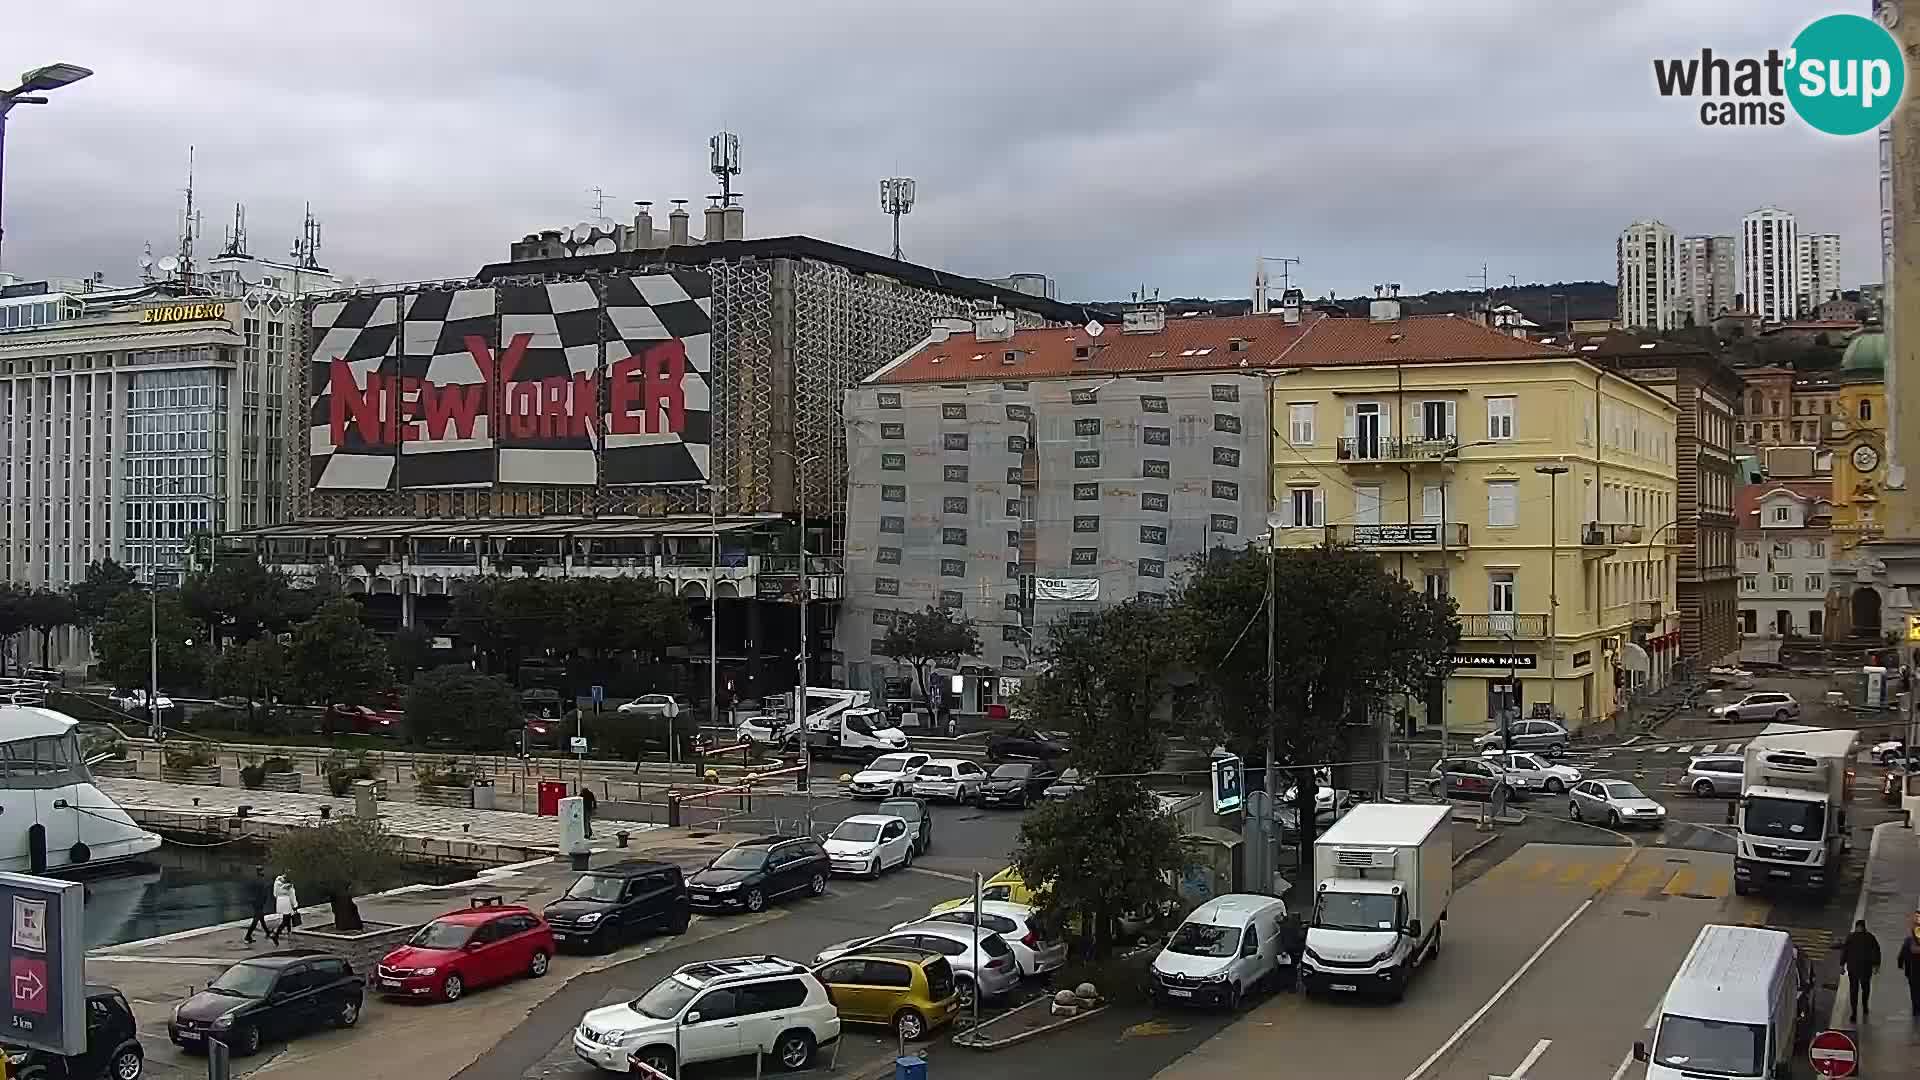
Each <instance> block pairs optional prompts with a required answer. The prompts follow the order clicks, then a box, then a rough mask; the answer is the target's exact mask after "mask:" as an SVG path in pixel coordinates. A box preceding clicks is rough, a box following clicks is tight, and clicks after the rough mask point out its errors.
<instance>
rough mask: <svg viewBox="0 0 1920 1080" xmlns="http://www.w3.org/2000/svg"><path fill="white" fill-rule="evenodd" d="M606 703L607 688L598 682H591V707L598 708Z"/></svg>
mask: <svg viewBox="0 0 1920 1080" xmlns="http://www.w3.org/2000/svg"><path fill="white" fill-rule="evenodd" d="M606 703H607V688H606V687H604V686H601V685H600V684H599V683H595V684H593V707H594V708H596V709H597V708H599V707H600V706H602V705H605V704H606Z"/></svg>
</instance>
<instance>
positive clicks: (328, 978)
mask: <svg viewBox="0 0 1920 1080" xmlns="http://www.w3.org/2000/svg"><path fill="white" fill-rule="evenodd" d="M365 997H366V981H365V980H364V979H362V978H361V977H360V976H358V975H355V974H354V973H353V967H352V966H351V965H350V964H348V963H347V962H346V961H345V960H343V959H341V958H340V957H338V956H332V955H329V954H327V953H324V952H321V951H319V950H317V949H287V950H284V951H282V952H271V953H262V954H261V955H259V956H254V957H249V958H247V959H245V960H242V961H240V962H239V963H237V964H235V965H233V966H232V967H230V968H228V969H227V970H226V971H224V972H222V973H221V974H220V977H219V978H217V979H215V980H213V982H211V983H209V984H207V988H206V989H205V990H202V991H200V992H199V993H197V994H195V995H193V996H192V997H190V998H188V999H187V1000H185V1001H183V1002H181V1003H180V1004H178V1005H175V1006H174V1007H173V1016H172V1018H171V1019H169V1020H168V1021H167V1038H169V1039H171V1040H173V1042H174V1043H175V1044H176V1045H178V1046H182V1047H185V1048H187V1049H189V1050H204V1049H206V1046H207V1040H208V1039H219V1040H220V1041H221V1042H223V1043H226V1044H227V1049H229V1050H231V1051H232V1052H233V1053H236V1054H251V1053H253V1052H255V1051H257V1050H259V1049H260V1041H261V1040H262V1039H284V1038H287V1037H289V1036H293V1035H299V1034H303V1033H305V1032H307V1031H311V1030H313V1029H314V1028H317V1027H321V1026H323V1025H330V1026H333V1027H352V1026H353V1025H355V1024H357V1023H359V1022H360V1006H361V1004H362V1003H363V1001H364V1000H365Z"/></svg>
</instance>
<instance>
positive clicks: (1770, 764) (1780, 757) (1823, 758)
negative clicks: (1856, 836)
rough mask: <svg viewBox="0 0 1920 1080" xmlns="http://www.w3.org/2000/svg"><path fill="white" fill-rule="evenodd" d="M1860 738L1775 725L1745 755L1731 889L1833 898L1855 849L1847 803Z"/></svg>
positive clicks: (1850, 733) (1851, 734) (1850, 793)
mask: <svg viewBox="0 0 1920 1080" xmlns="http://www.w3.org/2000/svg"><path fill="white" fill-rule="evenodd" d="M1858 740H1859V733H1858V732H1854V731H1827V730H1815V729H1810V728H1803V727H1797V726H1795V725H1787V724H1770V725H1768V727H1767V729H1766V730H1765V731H1763V732H1762V733H1761V735H1760V737H1758V738H1756V739H1754V740H1753V742H1752V743H1750V744H1749V745H1748V746H1747V750H1746V770H1745V772H1744V774H1743V775H1742V778H1741V786H1740V805H1739V819H1738V820H1739V835H1738V837H1737V845H1738V846H1737V848H1736V850H1735V853H1734V863H1733V886H1734V891H1735V892H1736V893H1738V894H1739V895H1742V896H1744V895H1747V894H1748V893H1751V892H1754V891H1756V890H1758V889H1761V888H1763V887H1766V886H1770V885H1771V886H1785V887H1787V888H1792V889H1804V890H1811V891H1814V892H1820V893H1826V892H1830V891H1831V890H1832V889H1833V888H1834V886H1835V885H1836V884H1838V878H1839V875H1840V862H1841V859H1842V858H1843V857H1844V856H1845V854H1846V851H1847V850H1848V848H1849V847H1850V846H1851V840H1850V837H1849V835H1848V817H1847V804H1848V802H1849V800H1850V799H1851V798H1852V776H1853V773H1852V762H1853V755H1854V751H1855V749H1856V748H1857V746H1858Z"/></svg>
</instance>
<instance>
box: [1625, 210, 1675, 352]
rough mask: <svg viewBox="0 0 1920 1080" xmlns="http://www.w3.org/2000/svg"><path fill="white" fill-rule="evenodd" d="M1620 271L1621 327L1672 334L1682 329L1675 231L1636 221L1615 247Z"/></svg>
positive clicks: (1649, 222)
mask: <svg viewBox="0 0 1920 1080" xmlns="http://www.w3.org/2000/svg"><path fill="white" fill-rule="evenodd" d="M1614 260H1615V265H1616V267H1617V269H1618V271H1619V279H1618V280H1619V282H1620V285H1619V290H1618V292H1619V297H1620V325H1622V326H1630V327H1636V328H1644V329H1649V330H1672V329H1676V328H1677V327H1679V326H1680V325H1681V322H1682V320H1681V318H1680V309H1679V306H1678V303H1677V300H1678V291H1677V289H1676V284H1677V283H1676V281H1675V277H1674V244H1673V230H1672V229H1669V228H1667V227H1666V226H1665V225H1663V224H1661V223H1660V222H1658V221H1636V222H1634V223H1633V224H1631V225H1629V226H1627V227H1626V228H1625V229H1624V230H1622V231H1621V233H1620V239H1619V240H1618V241H1616V242H1615V244H1614Z"/></svg>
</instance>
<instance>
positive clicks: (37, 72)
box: [0, 64, 93, 239]
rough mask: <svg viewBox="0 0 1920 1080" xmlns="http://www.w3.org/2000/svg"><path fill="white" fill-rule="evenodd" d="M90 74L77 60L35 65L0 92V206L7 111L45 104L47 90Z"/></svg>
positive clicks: (1, 225) (1, 226)
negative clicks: (10, 87) (20, 106)
mask: <svg viewBox="0 0 1920 1080" xmlns="http://www.w3.org/2000/svg"><path fill="white" fill-rule="evenodd" d="M91 74H93V69H92V68H84V67H81V66H80V65H79V64H48V65H46V66H45V67H37V68H34V69H33V70H31V71H28V72H26V73H25V74H23V75H21V76H20V85H19V86H16V87H14V88H13V89H11V90H8V91H6V92H4V93H0V208H4V206H5V199H4V195H3V193H4V191H5V187H4V182H5V178H6V171H7V113H9V112H11V111H13V107H14V106H15V105H45V104H46V103H47V99H46V98H44V97H42V96H40V95H41V94H42V93H43V92H45V91H48V90H58V89H59V88H61V87H63V86H66V85H67V84H69V83H77V82H79V81H80V80H81V79H84V78H86V77H87V76H89V75H91ZM5 236H6V224H5V220H4V217H3V216H0V239H4V238H5Z"/></svg>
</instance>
